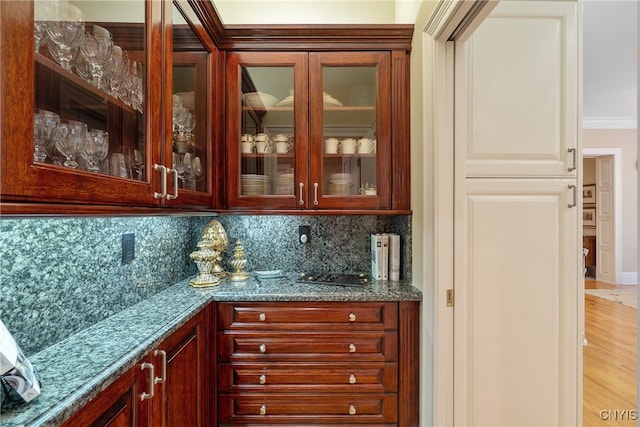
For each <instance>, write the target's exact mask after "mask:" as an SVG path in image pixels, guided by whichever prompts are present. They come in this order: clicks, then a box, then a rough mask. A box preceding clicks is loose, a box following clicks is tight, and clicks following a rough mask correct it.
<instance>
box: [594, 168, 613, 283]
mask: <svg viewBox="0 0 640 427" xmlns="http://www.w3.org/2000/svg"><path fill="white" fill-rule="evenodd" d="M596 175H597V177H596V183H597V184H598V186H597V188H596V279H597V280H601V281H603V282H608V283H617V282H616V259H615V258H616V252H615V244H616V242H615V237H616V233H615V193H614V179H615V177H614V161H613V156H601V157H596Z"/></svg>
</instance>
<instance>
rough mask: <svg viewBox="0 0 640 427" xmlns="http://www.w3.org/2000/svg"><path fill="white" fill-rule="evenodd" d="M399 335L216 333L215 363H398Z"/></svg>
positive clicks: (376, 333)
mask: <svg viewBox="0 0 640 427" xmlns="http://www.w3.org/2000/svg"><path fill="white" fill-rule="evenodd" d="M397 359H398V333H397V332H390V331H387V332H376V331H362V332H359V333H357V334H356V333H349V332H244V331H237V332H229V331H223V332H219V333H218V361H220V362H226V361H234V362H235V361H238V362H239V361H247V362H248V361H260V362H265V361H275V360H280V361H307V362H313V361H315V362H321V363H324V362H340V361H344V362H362V361H376V362H382V361H397Z"/></svg>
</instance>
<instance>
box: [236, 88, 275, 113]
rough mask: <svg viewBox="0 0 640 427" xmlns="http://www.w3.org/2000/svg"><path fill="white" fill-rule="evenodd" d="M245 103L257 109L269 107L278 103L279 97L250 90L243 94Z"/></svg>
mask: <svg viewBox="0 0 640 427" xmlns="http://www.w3.org/2000/svg"><path fill="white" fill-rule="evenodd" d="M242 99H243V100H244V102H245V104H246V105H248V106H250V107H253V108H256V109H269V108H271V107H273V106H274V105H276V102H278V98H276V97H275V96H273V95H270V94H268V93H264V92H249V93H245V94H242Z"/></svg>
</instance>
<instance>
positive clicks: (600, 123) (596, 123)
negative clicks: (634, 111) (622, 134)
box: [582, 116, 638, 129]
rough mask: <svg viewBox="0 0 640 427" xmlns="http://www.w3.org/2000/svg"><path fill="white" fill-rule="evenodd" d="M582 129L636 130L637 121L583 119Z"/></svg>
mask: <svg viewBox="0 0 640 427" xmlns="http://www.w3.org/2000/svg"><path fill="white" fill-rule="evenodd" d="M582 128H583V129H637V128H638V119H637V118H635V117H632V116H629V117H585V118H584V119H583V121H582Z"/></svg>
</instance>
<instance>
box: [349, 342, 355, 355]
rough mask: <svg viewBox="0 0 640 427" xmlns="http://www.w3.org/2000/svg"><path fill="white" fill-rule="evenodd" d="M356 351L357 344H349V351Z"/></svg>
mask: <svg viewBox="0 0 640 427" xmlns="http://www.w3.org/2000/svg"><path fill="white" fill-rule="evenodd" d="M355 352H356V345H355V344H349V353H355Z"/></svg>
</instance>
